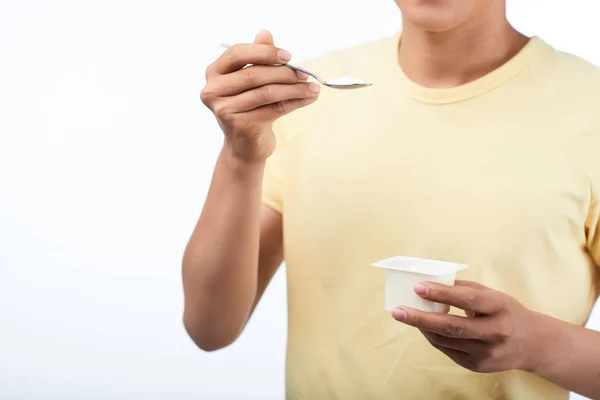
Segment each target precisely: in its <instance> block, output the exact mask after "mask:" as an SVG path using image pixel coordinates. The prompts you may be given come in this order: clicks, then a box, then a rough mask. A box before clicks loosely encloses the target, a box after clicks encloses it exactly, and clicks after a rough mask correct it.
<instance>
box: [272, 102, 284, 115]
mask: <svg viewBox="0 0 600 400" xmlns="http://www.w3.org/2000/svg"><path fill="white" fill-rule="evenodd" d="M272 107H273V109H274V110H275V112H277V113H278V114H285V113H286V111H287V102H285V101H278V102H276V103H273V105H272Z"/></svg>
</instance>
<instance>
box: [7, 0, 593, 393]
mask: <svg viewBox="0 0 600 400" xmlns="http://www.w3.org/2000/svg"><path fill="white" fill-rule="evenodd" d="M509 6H510V17H511V20H512V21H513V22H514V23H515V24H516V25H517V26H518V27H519V28H521V29H522V30H523V31H524V32H525V33H527V34H533V33H535V34H538V35H540V36H542V37H543V38H544V39H545V40H547V41H549V42H550V43H552V44H553V45H555V46H556V47H558V48H560V49H563V50H567V51H570V52H573V53H575V54H577V55H580V56H583V57H584V58H587V59H588V60H590V61H593V62H595V63H596V64H600V47H598V45H597V39H594V38H598V37H600V24H598V22H597V15H598V10H595V9H594V7H595V6H597V5H596V4H595V2H593V1H589V0H578V1H577V0H570V1H569V2H565V1H558V0H556V1H550V0H527V1H523V0H521V1H513V2H511V3H510V4H509ZM261 28H269V29H271V30H272V31H273V33H274V34H275V38H276V42H277V43H278V44H279V45H281V46H283V47H285V48H286V49H288V50H290V51H291V52H292V54H293V55H294V60H296V61H298V60H302V59H306V58H309V57H312V56H314V55H318V54H322V53H325V52H326V51H329V50H332V49H338V48H343V47H346V46H349V45H353V44H357V43H360V42H364V41H367V40H371V39H374V38H377V37H381V36H384V35H388V34H392V33H393V32H395V31H397V30H398V29H399V28H400V14H399V12H398V11H397V9H396V6H395V4H394V2H393V1H392V0H385V1H384V0H381V1H366V0H364V1H358V0H327V1H323V0H303V1H302V2H298V1H289V0H288V1H285V0H253V1H248V0H235V1H234V0H228V1H216V0H214V1H206V0H202V1H198V0H196V1H172V2H167V1H163V2H155V1H145V2H142V1H108V0H106V1H102V2H99V1H52V2H48V1H17V0H12V1H6V0H1V1H0V398H2V399H11V400H12V399H61V400H62V399H64V400H67V399H138V398H139V399H282V398H283V396H284V381H283V378H284V372H283V366H284V349H285V335H286V305H285V285H284V272H283V271H280V272H279V273H278V274H277V276H276V277H275V279H274V281H273V283H272V285H271V286H270V288H269V289H268V291H267V294H266V296H265V297H264V299H263V301H262V303H261V304H260V306H259V307H258V310H257V312H256V314H255V316H254V317H253V320H252V321H251V323H250V324H249V326H248V328H247V329H246V331H245V333H244V334H243V335H242V337H241V339H240V340H239V341H238V342H237V343H236V344H234V345H233V346H231V347H230V348H228V349H225V350H223V351H220V352H217V353H211V354H205V353H202V352H201V351H199V350H197V349H196V348H195V347H194V346H193V345H192V343H191V341H190V340H189V339H188V338H187V336H186V334H185V332H184V329H183V327H182V323H181V313H182V289H181V282H180V260H181V255H182V252H183V248H184V246H185V243H186V240H187V238H188V236H189V234H190V231H191V229H192V227H193V225H194V223H195V221H196V218H197V216H198V214H199V212H200V209H201V207H202V203H203V200H204V197H205V195H206V191H207V188H208V184H209V179H210V175H211V169H212V166H213V163H214V161H215V157H216V155H217V152H218V150H219V147H220V144H221V135H220V132H219V130H218V128H217V125H216V124H215V122H214V120H213V118H212V117H211V115H210V114H209V112H208V111H207V110H205V109H204V108H203V107H202V105H201V103H200V101H199V98H198V94H199V91H200V89H201V87H202V86H203V83H204V82H203V79H204V72H203V71H204V68H205V67H206V65H207V64H208V63H209V62H211V61H212V60H213V59H214V58H216V57H218V55H219V54H220V52H221V49H220V48H219V47H218V43H220V42H237V41H249V40H251V39H252V38H253V36H254V34H255V33H256V32H257V31H258V30H259V29H261ZM327 78H335V77H327ZM591 325H592V326H593V327H595V328H599V327H600V315H596V316H595V317H593V318H592V321H591Z"/></svg>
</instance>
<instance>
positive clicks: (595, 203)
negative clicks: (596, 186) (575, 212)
mask: <svg viewBox="0 0 600 400" xmlns="http://www.w3.org/2000/svg"><path fill="white" fill-rule="evenodd" d="M586 231H587V247H588V251H589V253H590V255H591V256H592V258H593V259H594V261H595V262H596V266H598V267H600V201H599V200H598V198H595V199H593V200H592V204H591V206H590V211H589V213H588V218H587V221H586Z"/></svg>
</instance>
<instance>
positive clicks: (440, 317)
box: [392, 307, 495, 341]
mask: <svg viewBox="0 0 600 400" xmlns="http://www.w3.org/2000/svg"><path fill="white" fill-rule="evenodd" d="M392 316H393V317H394V319H396V320H398V321H400V322H403V323H405V324H407V325H410V326H414V327H415V328H419V329H421V330H425V331H429V332H433V333H437V334H439V335H442V336H446V337H451V338H460V339H481V340H487V341H491V340H493V339H494V337H495V336H494V334H493V333H492V332H491V331H490V328H489V327H488V325H487V324H486V323H485V322H486V321H483V320H481V319H475V318H467V317H461V316H458V315H448V314H440V313H432V312H424V311H420V310H416V309H414V308H408V307H397V308H396V309H394V311H393V312H392Z"/></svg>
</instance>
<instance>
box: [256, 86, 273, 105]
mask: <svg viewBox="0 0 600 400" xmlns="http://www.w3.org/2000/svg"><path fill="white" fill-rule="evenodd" d="M259 96H260V98H261V100H262V101H264V102H265V103H270V102H271V99H272V97H273V95H272V93H271V89H269V86H268V85H265V86H261V87H260V90H259Z"/></svg>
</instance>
